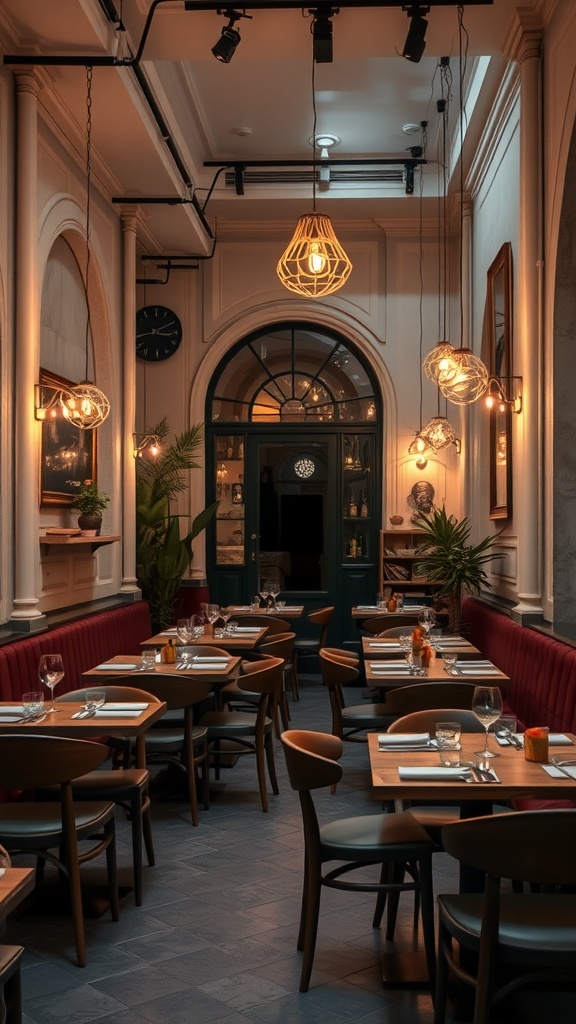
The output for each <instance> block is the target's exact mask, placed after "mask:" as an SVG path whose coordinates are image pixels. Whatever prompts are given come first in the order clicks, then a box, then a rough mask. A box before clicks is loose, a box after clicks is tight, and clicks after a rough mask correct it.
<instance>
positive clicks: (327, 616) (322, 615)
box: [306, 605, 334, 650]
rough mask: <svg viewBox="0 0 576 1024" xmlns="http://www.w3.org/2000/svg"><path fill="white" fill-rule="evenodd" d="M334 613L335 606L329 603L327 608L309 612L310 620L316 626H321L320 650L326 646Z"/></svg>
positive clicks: (308, 617)
mask: <svg viewBox="0 0 576 1024" xmlns="http://www.w3.org/2000/svg"><path fill="white" fill-rule="evenodd" d="M333 615H334V606H333V605H328V606H327V607H326V608H318V609H317V611H315V612H308V615H307V616H306V618H307V619H308V622H313V623H314V625H315V626H320V627H321V628H320V650H322V648H323V647H325V646H326V642H327V640H328V629H329V627H330V623H331V622H332V616H333Z"/></svg>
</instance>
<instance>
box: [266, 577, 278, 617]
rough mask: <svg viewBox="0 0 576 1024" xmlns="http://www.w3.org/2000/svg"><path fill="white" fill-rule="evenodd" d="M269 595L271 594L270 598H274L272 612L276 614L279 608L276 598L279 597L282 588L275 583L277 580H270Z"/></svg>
mask: <svg viewBox="0 0 576 1024" xmlns="http://www.w3.org/2000/svg"><path fill="white" fill-rule="evenodd" d="M268 593H269V594H270V597H271V598H272V605H271V608H270V611H271V612H275V611H277V608H278V606H277V604H276V598H277V597H278V594H279V593H280V587H279V586H278V584H277V583H276V582H275V580H270V581H269V582H268Z"/></svg>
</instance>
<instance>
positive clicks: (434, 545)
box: [415, 506, 503, 632]
mask: <svg viewBox="0 0 576 1024" xmlns="http://www.w3.org/2000/svg"><path fill="white" fill-rule="evenodd" d="M415 522H416V525H417V526H418V528H419V529H421V530H423V531H424V533H425V534H426V538H425V540H424V542H423V543H422V546H421V548H420V549H419V550H422V552H423V556H424V557H423V558H421V559H419V560H418V562H417V563H416V566H415V569H416V572H417V573H418V574H420V575H422V576H426V577H427V579H429V580H430V581H431V582H432V583H439V584H440V587H439V589H438V590H437V596H438V597H447V598H448V599H449V614H450V627H449V628H450V630H452V631H454V632H460V628H461V624H462V597H463V594H464V593H465V592H467V593H470V594H478V593H480V589H481V588H482V587H484V588H485V589H488V590H489V589H491V587H492V584H491V583H490V580H489V579H488V575H487V573H486V571H485V569H484V566H485V565H487V564H488V563H489V562H491V561H492V560H493V559H494V558H502V557H503V553H502V552H495V551H493V550H492V548H493V546H494V544H495V543H496V541H497V539H498V537H499V534H494V535H490V536H487V537H484V539H483V540H481V541H480V542H479V543H478V544H469V543H468V540H469V537H470V533H471V530H472V525H471V522H470V519H469V518H467V517H466V518H464V519H460V520H458V519H457V518H456V516H453V515H450V516H449V515H447V514H446V509H445V508H444V506H443V507H442V508H435V509H433V510H432V512H430V513H429V514H428V515H424V514H423V513H420V514H419V515H418V517H417V519H416V520H415Z"/></svg>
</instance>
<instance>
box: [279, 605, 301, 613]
mask: <svg viewBox="0 0 576 1024" xmlns="http://www.w3.org/2000/svg"><path fill="white" fill-rule="evenodd" d="M278 611H279V612H297V611H299V608H298V605H297V604H285V605H284V607H283V608H279V609H278Z"/></svg>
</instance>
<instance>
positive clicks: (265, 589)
mask: <svg viewBox="0 0 576 1024" xmlns="http://www.w3.org/2000/svg"><path fill="white" fill-rule="evenodd" d="M269 586H270V583H269V581H268V580H265V581H264V582H263V583H262V585H261V587H260V590H259V591H258V593H259V594H260V597H261V598H262V600H263V601H264V607H265V608H267V607H268V598H269V597H270V591H269V589H268V588H269Z"/></svg>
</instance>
